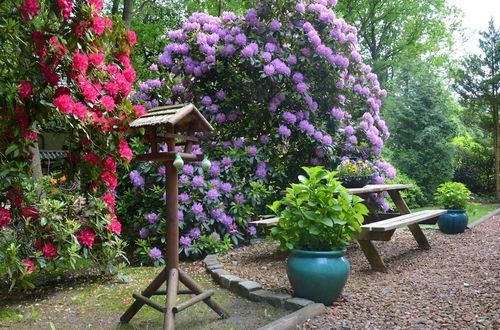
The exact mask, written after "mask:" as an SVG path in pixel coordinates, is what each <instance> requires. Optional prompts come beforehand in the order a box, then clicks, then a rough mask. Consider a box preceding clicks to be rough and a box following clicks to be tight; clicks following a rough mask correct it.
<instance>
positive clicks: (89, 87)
mask: <svg viewBox="0 0 500 330" xmlns="http://www.w3.org/2000/svg"><path fill="white" fill-rule="evenodd" d="M78 86H79V87H80V88H81V89H82V94H83V96H84V97H85V99H87V100H89V101H91V102H95V100H97V97H98V96H99V94H100V93H101V86H100V85H99V84H92V82H91V81H89V80H86V79H85V78H83V77H80V79H79V80H78Z"/></svg>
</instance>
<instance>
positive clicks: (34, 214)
mask: <svg viewBox="0 0 500 330" xmlns="http://www.w3.org/2000/svg"><path fill="white" fill-rule="evenodd" d="M21 213H22V215H23V217H25V218H26V219H28V218H30V219H31V220H37V219H39V218H40V212H39V211H38V210H37V209H35V208H34V207H24V208H23V209H22V210H21Z"/></svg>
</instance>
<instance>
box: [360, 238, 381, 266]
mask: <svg viewBox="0 0 500 330" xmlns="http://www.w3.org/2000/svg"><path fill="white" fill-rule="evenodd" d="M358 242H359V246H360V247H361V250H363V253H364V254H365V256H366V259H368V262H369V263H370V266H371V267H372V269H373V270H374V271H376V272H385V271H387V267H386V266H385V264H384V261H383V260H382V258H381V257H380V254H379V253H378V251H377V249H376V248H375V246H374V245H373V243H372V242H371V241H368V240H359V241H358Z"/></svg>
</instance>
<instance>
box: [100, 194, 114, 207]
mask: <svg viewBox="0 0 500 330" xmlns="http://www.w3.org/2000/svg"><path fill="white" fill-rule="evenodd" d="M102 200H103V201H104V202H105V203H106V204H107V205H108V207H109V208H110V209H114V207H115V196H113V195H112V194H110V193H105V194H104V195H103V196H102Z"/></svg>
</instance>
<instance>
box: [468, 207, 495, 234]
mask: <svg viewBox="0 0 500 330" xmlns="http://www.w3.org/2000/svg"><path fill="white" fill-rule="evenodd" d="M497 214H500V208H498V209H496V210H493V211H491V212H490V213H488V214H486V215H484V216H482V217H481V218H479V219H477V220H476V221H474V222H473V223H469V224H468V225H467V228H469V229H472V228H474V227H475V226H477V225H479V224H480V223H481V222H483V221H486V220H488V219H490V218H491V217H494V216H495V215H497Z"/></svg>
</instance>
